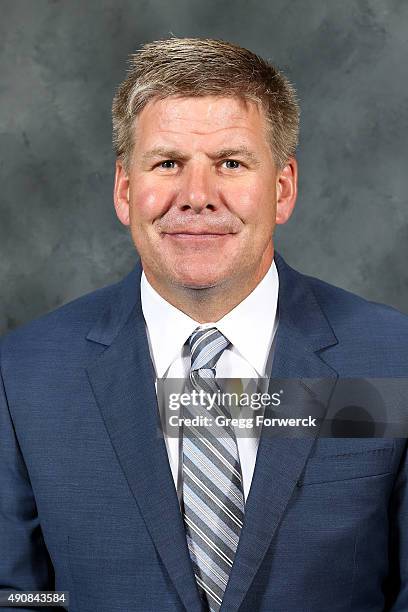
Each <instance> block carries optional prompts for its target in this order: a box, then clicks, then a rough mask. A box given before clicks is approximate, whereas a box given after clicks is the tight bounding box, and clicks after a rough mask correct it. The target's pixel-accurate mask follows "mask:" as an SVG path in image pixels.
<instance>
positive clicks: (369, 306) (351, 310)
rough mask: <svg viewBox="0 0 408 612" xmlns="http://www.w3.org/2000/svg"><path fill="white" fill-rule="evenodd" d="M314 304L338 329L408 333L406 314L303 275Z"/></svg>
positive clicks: (365, 332) (368, 333)
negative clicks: (314, 299)
mask: <svg viewBox="0 0 408 612" xmlns="http://www.w3.org/2000/svg"><path fill="white" fill-rule="evenodd" d="M305 278H306V279H307V282H308V283H309V286H310V288H311V289H312V291H313V293H314V295H315V297H316V300H317V302H318V303H319V305H320V307H321V308H322V310H323V312H324V313H325V315H326V317H327V318H328V320H329V322H330V321H332V322H333V324H335V325H336V327H337V329H338V330H349V331H351V330H355V331H356V332H359V333H360V334H361V333H363V334H367V335H370V334H372V333H373V332H374V331H375V332H376V333H380V334H383V333H387V334H389V333H393V332H396V333H402V334H408V315H406V314H404V313H402V312H401V311H399V310H397V309H396V308H393V307H392V306H388V305H387V304H382V303H379V302H373V301H370V300H367V299H365V298H363V297H361V296H359V295H357V294H355V293H352V292H350V291H346V290H345V289H342V288H340V287H336V286H335V285H331V284H330V283H327V282H325V281H322V280H320V279H318V278H314V277H311V276H306V277H305Z"/></svg>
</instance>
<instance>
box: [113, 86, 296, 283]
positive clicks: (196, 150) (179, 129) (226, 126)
mask: <svg viewBox="0 0 408 612" xmlns="http://www.w3.org/2000/svg"><path fill="white" fill-rule="evenodd" d="M133 140H134V147H133V152H132V159H131V163H130V167H129V169H128V172H126V170H125V169H124V167H123V166H122V164H121V162H119V161H118V162H117V167H116V178H115V192H114V197H115V207H116V211H117V215H118V217H119V219H120V220H121V221H122V223H124V224H125V225H130V229H131V233H132V237H133V241H134V243H135V246H136V248H137V251H138V253H139V255H140V258H141V261H142V264H143V268H144V271H145V274H146V276H147V278H148V280H149V281H150V282H151V284H152V285H153V286H154V287H155V288H156V289H159V290H160V288H163V289H165V288H166V289H167V290H168V289H169V288H171V287H173V288H177V287H184V288H191V289H202V288H210V287H219V288H222V287H225V288H226V289H228V290H232V289H233V288H234V287H239V286H242V285H243V284H244V285H247V284H248V283H251V282H252V283H255V285H256V284H257V283H258V282H259V280H260V279H261V278H262V277H263V276H264V274H265V273H266V271H267V270H268V268H269V266H270V264H271V262H272V259H273V241H272V236H273V232H274V228H275V225H276V223H285V221H286V220H287V219H288V218H289V216H290V214H291V212H292V209H293V207H294V204H295V199H296V162H295V161H294V160H290V161H289V162H288V164H287V165H286V166H285V168H284V169H283V170H282V169H281V170H280V171H278V169H277V167H276V165H275V163H274V160H273V155H272V152H271V149H270V146H269V143H268V141H267V136H266V124H265V118H264V115H263V111H262V110H260V109H259V107H258V106H257V105H256V104H255V103H252V102H245V103H244V102H242V101H241V100H239V99H238V98H232V97H228V98H227V97H225V98H217V97H213V96H208V97H201V98H176V97H170V98H166V99H164V100H153V101H151V102H149V104H148V105H147V106H146V107H145V108H144V109H143V111H142V112H141V113H140V115H139V116H138V117H137V119H136V122H135V125H134V134H133ZM255 285H254V286H255Z"/></svg>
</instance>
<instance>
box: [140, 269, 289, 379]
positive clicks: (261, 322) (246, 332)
mask: <svg viewBox="0 0 408 612" xmlns="http://www.w3.org/2000/svg"><path fill="white" fill-rule="evenodd" d="M278 292H279V277H278V273H277V270H276V266H275V262H274V261H272V264H271V266H270V268H269V270H268V272H267V273H266V274H265V276H264V277H263V279H262V280H261V282H260V283H259V284H258V285H257V286H256V287H255V289H254V290H253V291H252V293H250V294H249V295H248V296H247V297H246V298H245V299H244V300H243V301H242V302H240V303H239V304H238V305H237V306H235V308H233V309H232V310H231V311H230V312H228V313H227V314H226V315H225V316H224V317H222V319H220V320H219V321H217V322H215V323H205V324H200V323H198V322H197V321H195V320H194V319H192V318H191V317H189V316H188V315H186V314H185V313H184V312H182V311H181V310H178V308H175V307H174V306H172V304H170V303H169V302H167V301H166V300H165V299H164V298H162V297H161V295H159V293H157V291H156V290H155V289H153V287H152V286H151V284H150V283H149V282H148V280H147V278H146V276H145V273H144V272H143V273H142V277H141V281H140V293H141V302H142V311H143V316H144V318H145V321H146V325H147V331H148V334H147V335H148V339H149V345H150V352H151V354H152V358H153V363H154V366H155V370H156V375H157V377H158V378H162V377H163V376H164V375H165V373H166V371H167V370H168V368H169V366H170V365H171V364H172V363H173V361H174V360H175V359H176V358H177V357H180V355H181V351H182V348H183V345H184V344H185V342H186V341H187V340H188V338H189V337H190V335H191V334H192V333H193V331H194V330H195V329H196V328H197V327H217V329H219V331H220V332H221V333H222V334H224V336H225V337H226V338H228V340H229V341H230V342H231V343H232V345H233V347H234V348H235V349H236V350H237V351H238V352H239V353H240V354H241V356H242V357H243V358H244V359H246V360H247V361H248V362H249V364H250V365H251V366H252V367H253V368H254V369H255V370H256V372H258V374H259V375H260V376H263V375H264V372H265V366H266V361H267V358H268V354H269V350H270V346H271V342H272V339H273V336H274V333H275V331H276V327H277V316H276V315H277V305H278Z"/></svg>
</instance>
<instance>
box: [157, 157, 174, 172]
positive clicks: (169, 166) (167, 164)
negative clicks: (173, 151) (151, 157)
mask: <svg viewBox="0 0 408 612" xmlns="http://www.w3.org/2000/svg"><path fill="white" fill-rule="evenodd" d="M175 163H176V162H175V161H174V160H173V159H165V160H164V161H162V162H160V163H159V164H157V165H158V167H159V168H163V169H164V170H173V169H174V167H175Z"/></svg>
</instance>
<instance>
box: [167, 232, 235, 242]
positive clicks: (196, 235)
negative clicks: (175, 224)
mask: <svg viewBox="0 0 408 612" xmlns="http://www.w3.org/2000/svg"><path fill="white" fill-rule="evenodd" d="M162 235H163V236H164V237H165V238H167V237H168V238H171V239H174V240H193V241H194V240H216V239H222V238H227V237H228V236H232V235H233V234H232V233H231V232H210V231H206V230H202V231H194V232H192V231H186V232H163V233H162Z"/></svg>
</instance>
